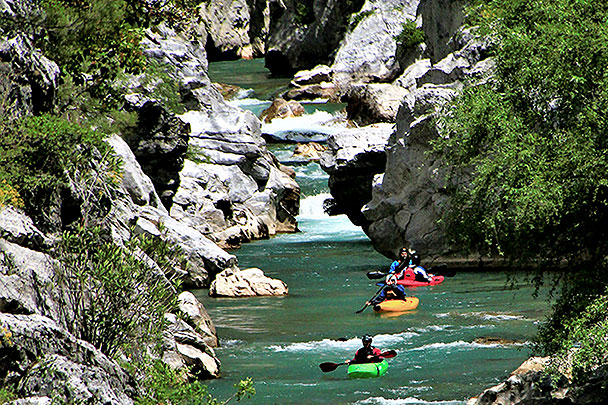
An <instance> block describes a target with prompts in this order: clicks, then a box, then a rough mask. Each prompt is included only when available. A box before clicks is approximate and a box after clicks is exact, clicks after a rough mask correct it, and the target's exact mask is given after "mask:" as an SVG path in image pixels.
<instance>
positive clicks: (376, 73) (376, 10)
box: [332, 0, 419, 87]
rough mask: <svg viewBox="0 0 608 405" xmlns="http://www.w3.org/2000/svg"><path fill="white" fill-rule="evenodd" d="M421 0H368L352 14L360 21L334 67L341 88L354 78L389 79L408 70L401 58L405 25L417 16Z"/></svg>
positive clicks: (367, 79) (355, 20)
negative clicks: (399, 41) (400, 38)
mask: <svg viewBox="0 0 608 405" xmlns="http://www.w3.org/2000/svg"><path fill="white" fill-rule="evenodd" d="M418 3H419V0H389V1H386V0H382V1H381V0H367V1H366V2H365V4H364V5H363V7H362V8H361V10H360V11H359V12H358V13H357V14H354V15H353V16H352V17H351V21H353V23H355V22H358V23H357V24H356V26H354V27H353V29H352V31H350V32H348V33H347V34H346V36H345V38H344V40H343V42H342V43H341V46H340V48H339V49H338V51H337V53H336V57H335V59H334V63H333V65H332V69H333V70H334V76H335V79H334V80H335V81H336V82H337V83H338V84H339V86H340V87H344V86H345V85H346V83H348V82H352V81H362V82H387V81H392V80H394V79H395V78H396V77H397V76H398V75H399V74H400V73H401V72H402V71H403V69H404V67H402V66H400V64H399V61H398V60H397V39H396V37H397V36H398V35H399V34H400V33H401V31H402V29H403V24H404V23H405V22H407V21H414V20H415V19H416V10H417V7H418Z"/></svg>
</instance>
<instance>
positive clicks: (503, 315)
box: [462, 312, 526, 321]
mask: <svg viewBox="0 0 608 405" xmlns="http://www.w3.org/2000/svg"><path fill="white" fill-rule="evenodd" d="M462 316H472V317H476V318H481V319H483V320H486V321H514V320H526V317H525V316H522V315H515V314H512V313H508V312H470V313H466V314H462Z"/></svg>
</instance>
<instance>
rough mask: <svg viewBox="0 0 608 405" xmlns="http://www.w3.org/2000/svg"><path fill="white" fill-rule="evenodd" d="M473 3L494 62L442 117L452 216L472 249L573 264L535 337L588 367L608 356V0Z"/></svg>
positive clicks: (529, 261) (548, 350) (544, 348)
mask: <svg viewBox="0 0 608 405" xmlns="http://www.w3.org/2000/svg"><path fill="white" fill-rule="evenodd" d="M470 11H471V13H472V18H471V21H475V22H476V23H478V24H479V25H480V32H481V33H483V34H484V35H488V36H490V37H491V38H492V39H493V41H494V44H495V45H494V48H493V49H492V55H493V57H494V59H495V61H496V71H495V74H494V76H493V77H492V80H491V81H489V82H487V83H485V84H483V85H477V86H473V87H470V88H468V89H466V90H465V91H464V92H463V94H462V95H461V96H460V97H458V98H457V99H456V100H454V102H453V103H452V105H450V106H449V107H448V109H446V111H444V112H443V115H442V117H441V118H440V119H439V122H438V124H439V128H440V129H441V134H442V139H440V140H439V141H437V142H435V144H434V150H435V151H436V152H437V153H439V155H440V156H441V157H442V158H443V160H444V161H445V162H446V166H447V169H448V170H449V171H450V177H449V178H448V190H449V191H450V193H451V196H452V198H451V199H450V207H449V209H448V210H447V212H446V216H445V218H444V223H445V224H446V227H447V229H448V231H449V232H450V234H451V235H452V237H453V240H454V241H455V242H456V243H458V245H459V246H461V247H464V248H465V249H471V250H477V251H481V252H487V253H494V254H501V255H504V257H506V258H508V259H511V260H514V261H520V262H521V263H523V264H526V265H538V266H539V267H540V268H547V267H548V266H558V265H560V266H563V265H564V264H566V265H567V266H568V267H567V271H565V272H564V273H563V274H561V279H562V284H561V294H560V296H559V298H558V300H557V302H556V304H555V307H554V311H553V314H552V316H551V318H550V319H549V320H548V321H547V322H546V323H545V324H544V325H542V326H541V328H540V331H539V335H538V343H539V350H540V351H541V352H542V354H545V355H547V354H553V353H557V357H556V359H555V362H554V364H553V366H554V370H555V371H558V372H561V373H566V374H568V373H572V376H573V378H574V379H575V380H576V379H581V378H583V376H585V375H588V373H589V372H590V371H592V370H593V369H594V368H596V367H598V366H600V365H602V364H605V363H606V362H607V361H608V344H607V343H606V342H607V340H606V336H607V333H608V326H607V325H608V322H607V321H606V315H605V314H606V313H607V311H606V310H607V309H608V308H606V303H607V302H608V301H607V300H606V290H605V286H606V284H607V281H608V272H607V271H606V270H607V268H608V260H607V258H608V244H606V240H607V239H608V187H607V184H608V153H607V151H606V148H607V146H608V125H607V118H606V113H605V112H606V111H608V82H607V78H608V25H607V24H606V21H608V4H604V3H601V4H600V3H599V2H595V1H591V0H579V1H575V2H573V1H569V0H535V1H529V0H487V1H477V2H476V4H475V6H474V7H472V8H471V9H470ZM581 314H583V315H582V316H581Z"/></svg>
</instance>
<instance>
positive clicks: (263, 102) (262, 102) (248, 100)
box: [227, 94, 270, 108]
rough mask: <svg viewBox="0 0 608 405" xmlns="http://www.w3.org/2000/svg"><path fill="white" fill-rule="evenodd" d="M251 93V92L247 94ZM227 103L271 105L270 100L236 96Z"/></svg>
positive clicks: (236, 104) (250, 105)
mask: <svg viewBox="0 0 608 405" xmlns="http://www.w3.org/2000/svg"><path fill="white" fill-rule="evenodd" d="M247 95H249V94H247ZM227 103H228V104H229V105H231V106H233V107H241V108H243V107H252V106H261V105H265V106H269V105H270V101H267V100H259V99H257V98H236V99H234V100H230V101H227Z"/></svg>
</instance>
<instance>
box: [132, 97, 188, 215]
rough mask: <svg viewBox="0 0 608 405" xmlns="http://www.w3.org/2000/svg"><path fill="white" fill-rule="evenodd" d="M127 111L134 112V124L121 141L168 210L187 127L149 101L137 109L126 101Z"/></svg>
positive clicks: (177, 183)
mask: <svg viewBox="0 0 608 405" xmlns="http://www.w3.org/2000/svg"><path fill="white" fill-rule="evenodd" d="M127 108H128V109H131V110H135V111H137V114H138V121H137V127H136V129H135V130H134V131H133V133H132V134H131V135H130V136H128V137H126V139H125V140H126V142H127V143H128V145H129V147H130V148H131V150H132V151H133V154H134V155H135V157H136V158H137V162H138V163H139V164H140V165H141V168H142V170H143V171H144V173H146V175H148V177H150V179H151V180H152V182H153V184H154V187H155V189H156V192H157V193H158V195H159V196H160V199H161V201H162V203H163V205H164V206H165V208H166V209H167V210H169V209H171V205H172V204H173V197H174V196H175V193H176V192H177V189H178V187H179V172H180V171H181V169H182V167H183V165H184V158H185V155H186V151H187V150H188V133H189V132H190V127H189V126H188V124H186V123H185V122H183V121H182V120H180V119H179V118H177V117H176V116H175V115H174V114H172V113H170V112H168V111H167V110H166V108H164V107H163V106H162V105H161V104H160V103H158V102H155V101H153V100H147V101H145V102H144V103H143V104H141V105H134V104H132V103H129V102H128V100H127Z"/></svg>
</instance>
